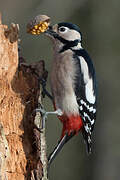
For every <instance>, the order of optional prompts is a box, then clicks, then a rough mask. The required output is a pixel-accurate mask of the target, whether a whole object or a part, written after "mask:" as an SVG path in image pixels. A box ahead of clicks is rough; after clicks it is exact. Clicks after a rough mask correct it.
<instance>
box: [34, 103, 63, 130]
mask: <svg viewBox="0 0 120 180" xmlns="http://www.w3.org/2000/svg"><path fill="white" fill-rule="evenodd" d="M35 111H36V112H40V113H41V116H42V127H41V129H44V128H45V121H46V119H47V116H48V115H49V114H56V115H58V116H62V115H63V112H62V111H61V109H57V110H56V111H50V112H46V111H45V109H44V108H43V107H42V106H41V107H40V108H37V109H35Z"/></svg>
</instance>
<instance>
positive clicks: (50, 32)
mask: <svg viewBox="0 0 120 180" xmlns="http://www.w3.org/2000/svg"><path fill="white" fill-rule="evenodd" d="M44 34H45V35H46V36H48V37H50V38H55V37H56V35H57V33H56V32H55V31H54V30H53V26H48V29H47V30H46V31H45V32H44Z"/></svg>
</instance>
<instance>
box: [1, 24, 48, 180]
mask: <svg viewBox="0 0 120 180" xmlns="http://www.w3.org/2000/svg"><path fill="white" fill-rule="evenodd" d="M17 40H18V25H15V24H12V26H11V27H10V29H8V27H7V26H6V25H2V24H1V23H0V180H23V179H24V180H25V179H26V180H29V179H31V180H34V179H36V180H39V179H42V177H43V175H44V176H45V174H44V168H43V163H44V167H45V166H46V164H47V160H46V152H44V160H43V159H42V160H41V142H42V141H41V134H40V131H39V130H38V129H37V128H36V127H35V120H36V119H37V120H39V119H40V113H38V114H37V116H36V113H35V112H34V110H35V108H36V107H38V106H39V104H38V103H41V98H40V87H39V80H40V78H42V77H44V78H45V79H46V78H47V72H46V71H45V68H44V62H43V61H39V62H38V63H36V64H35V63H34V64H32V65H25V61H24V59H23V58H22V57H18V43H17ZM38 77H39V78H38ZM44 133H45V130H44V131H43V134H42V136H43V135H44ZM44 143H45V142H44ZM42 155H43V154H42ZM44 161H45V162H44Z"/></svg>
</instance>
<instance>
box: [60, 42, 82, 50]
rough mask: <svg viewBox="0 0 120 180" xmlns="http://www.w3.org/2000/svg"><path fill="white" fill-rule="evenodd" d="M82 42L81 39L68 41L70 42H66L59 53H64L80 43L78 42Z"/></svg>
mask: <svg viewBox="0 0 120 180" xmlns="http://www.w3.org/2000/svg"><path fill="white" fill-rule="evenodd" d="M79 42H80V40H79V39H76V40H74V41H68V43H66V44H65V45H64V46H63V47H62V49H61V50H60V51H59V53H63V52H64V51H66V50H68V49H71V48H72V47H75V46H77V45H78V43H79Z"/></svg>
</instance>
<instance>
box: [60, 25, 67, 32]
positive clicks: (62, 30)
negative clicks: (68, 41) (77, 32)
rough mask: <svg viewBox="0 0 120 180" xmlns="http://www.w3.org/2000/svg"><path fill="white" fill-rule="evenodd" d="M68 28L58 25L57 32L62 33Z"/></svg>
mask: <svg viewBox="0 0 120 180" xmlns="http://www.w3.org/2000/svg"><path fill="white" fill-rule="evenodd" d="M67 30H68V28H67V27H64V26H63V27H60V28H59V32H61V33H64V32H66V31H67Z"/></svg>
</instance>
